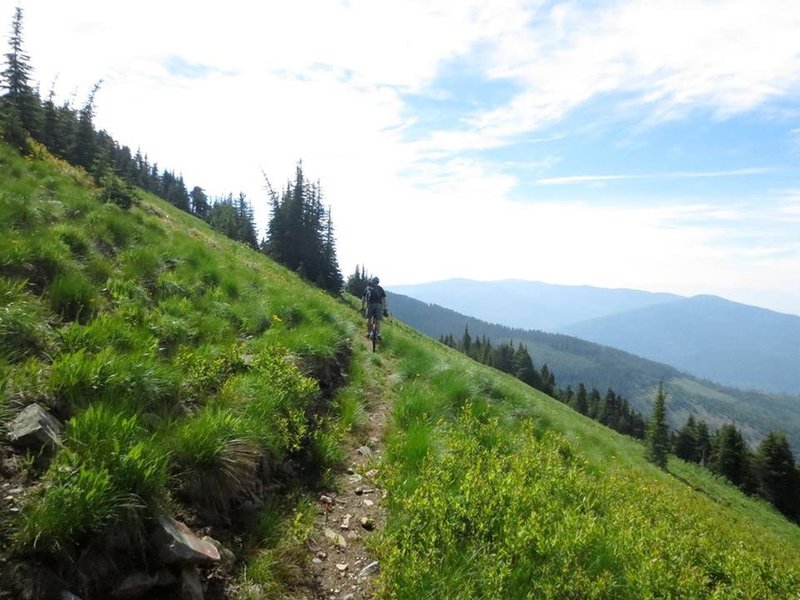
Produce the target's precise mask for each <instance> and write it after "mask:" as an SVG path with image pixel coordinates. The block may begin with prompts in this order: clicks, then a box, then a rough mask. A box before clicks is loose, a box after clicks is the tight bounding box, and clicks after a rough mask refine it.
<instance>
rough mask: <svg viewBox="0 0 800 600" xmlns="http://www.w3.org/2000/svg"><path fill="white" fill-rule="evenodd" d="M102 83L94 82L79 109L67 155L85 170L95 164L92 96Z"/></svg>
mask: <svg viewBox="0 0 800 600" xmlns="http://www.w3.org/2000/svg"><path fill="white" fill-rule="evenodd" d="M102 83H103V82H102V81H98V82H97V83H95V84H94V86H93V87H92V90H91V92H89V97H88V98H87V99H86V104H84V105H83V108H81V110H80V113H79V116H78V126H77V128H76V132H75V143H74V145H73V147H72V149H71V151H70V156H69V159H70V162H72V163H74V164H76V165H80V166H82V167H84V168H85V169H87V170H90V169H92V167H94V166H95V157H96V154H97V140H96V132H95V130H94V98H95V96H96V95H97V92H98V91H99V89H100V85H101V84H102Z"/></svg>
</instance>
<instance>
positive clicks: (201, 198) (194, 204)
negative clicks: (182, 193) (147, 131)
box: [137, 153, 210, 219]
mask: <svg viewBox="0 0 800 600" xmlns="http://www.w3.org/2000/svg"><path fill="white" fill-rule="evenodd" d="M137 154H138V153H137ZM139 160H141V154H139ZM189 200H190V203H191V210H192V214H193V215H195V216H196V217H199V218H201V219H205V218H206V217H208V210H209V208H210V206H209V203H208V196H206V192H205V190H203V188H201V187H200V186H197V185H196V186H194V187H193V188H192V191H191V192H189Z"/></svg>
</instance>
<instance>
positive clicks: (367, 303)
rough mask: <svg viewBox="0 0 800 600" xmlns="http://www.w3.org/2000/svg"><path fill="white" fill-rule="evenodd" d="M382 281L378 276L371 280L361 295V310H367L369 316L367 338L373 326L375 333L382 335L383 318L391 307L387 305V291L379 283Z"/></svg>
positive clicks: (387, 314)
mask: <svg viewBox="0 0 800 600" xmlns="http://www.w3.org/2000/svg"><path fill="white" fill-rule="evenodd" d="M380 282H381V280H380V279H378V278H377V277H373V278H372V279H370V280H369V284H368V285H367V288H366V289H365V290H364V294H363V295H362V296H361V310H364V311H366V312H365V314H366V317H367V338H369V337H370V334H371V333H372V330H373V328H374V329H375V334H376V335H377V336H378V337H379V338H380V337H381V320H382V319H383V317H388V316H389V309H388V307H387V305H386V292H385V291H383V288H382V287H381V286H380V285H378V284H379V283H380Z"/></svg>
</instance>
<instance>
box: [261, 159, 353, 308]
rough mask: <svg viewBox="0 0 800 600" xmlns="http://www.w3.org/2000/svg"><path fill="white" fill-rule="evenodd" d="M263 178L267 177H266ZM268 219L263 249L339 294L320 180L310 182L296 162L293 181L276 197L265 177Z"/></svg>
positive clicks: (330, 227)
mask: <svg viewBox="0 0 800 600" xmlns="http://www.w3.org/2000/svg"><path fill="white" fill-rule="evenodd" d="M265 179H266V176H265ZM266 182H267V189H268V191H269V194H270V204H271V212H272V215H271V218H270V221H269V224H268V227H267V236H266V239H265V240H264V242H263V244H262V250H263V251H264V252H265V253H266V254H268V255H269V256H271V257H272V258H273V259H275V260H277V261H278V262H280V263H281V264H283V265H284V266H286V267H288V268H289V269H292V270H293V271H295V272H297V273H298V274H299V275H300V276H301V277H304V278H306V279H308V280H309V281H312V282H314V283H316V284H317V285H319V286H320V287H323V288H324V289H326V290H328V291H330V292H332V293H338V292H339V291H340V290H341V287H342V276H341V272H340V271H339V266H338V264H337V261H336V250H335V245H334V243H333V242H334V238H333V223H332V221H331V218H330V213H329V212H327V211H326V209H325V207H324V206H323V203H322V189H321V186H320V185H319V183H316V184H312V183H309V182H308V181H307V180H306V178H305V175H304V174H303V168H302V162H298V163H297V168H296V170H295V178H294V182H289V183H288V184H287V186H286V189H285V191H284V192H283V193H282V194H281V195H280V196H279V195H278V194H276V193H275V192H274V190H273V189H272V186H271V185H270V183H269V179H266Z"/></svg>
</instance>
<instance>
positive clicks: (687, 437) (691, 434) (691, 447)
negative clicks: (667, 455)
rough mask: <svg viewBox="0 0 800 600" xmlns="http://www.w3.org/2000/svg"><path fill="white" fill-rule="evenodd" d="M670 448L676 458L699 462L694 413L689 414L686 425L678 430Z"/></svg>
mask: <svg viewBox="0 0 800 600" xmlns="http://www.w3.org/2000/svg"><path fill="white" fill-rule="evenodd" d="M672 448H673V452H675V456H677V457H678V458H680V459H683V460H688V461H690V462H700V452H699V451H698V444H697V424H696V423H695V420H694V415H689V418H688V419H687V420H686V425H684V426H683V427H682V428H681V430H680V431H678V434H677V435H676V436H675V441H674V443H673V447H672Z"/></svg>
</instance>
